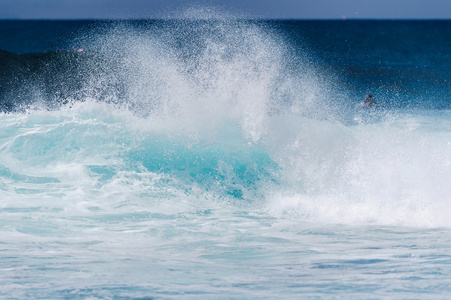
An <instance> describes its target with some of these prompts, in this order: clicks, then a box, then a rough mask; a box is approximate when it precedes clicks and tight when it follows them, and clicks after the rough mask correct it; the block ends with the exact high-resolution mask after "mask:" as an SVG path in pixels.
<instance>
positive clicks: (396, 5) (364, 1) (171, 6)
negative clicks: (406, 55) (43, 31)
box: [0, 0, 451, 19]
mask: <svg viewBox="0 0 451 300" xmlns="http://www.w3.org/2000/svg"><path fill="white" fill-rule="evenodd" d="M193 5H195V6H196V7H211V8H214V9H219V10H220V11H224V12H227V13H228V14H231V15H233V16H235V15H236V16H244V17H251V18H272V19H274V18H276V19H450V18H451V0H200V1H197V0H188V1H186V0H185V1H183V0H0V19H117V18H120V19H130V18H132V19H136V18H140V19H141V18H166V17H174V16H175V17H180V16H184V11H186V10H187V9H188V8H189V7H191V6H193Z"/></svg>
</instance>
